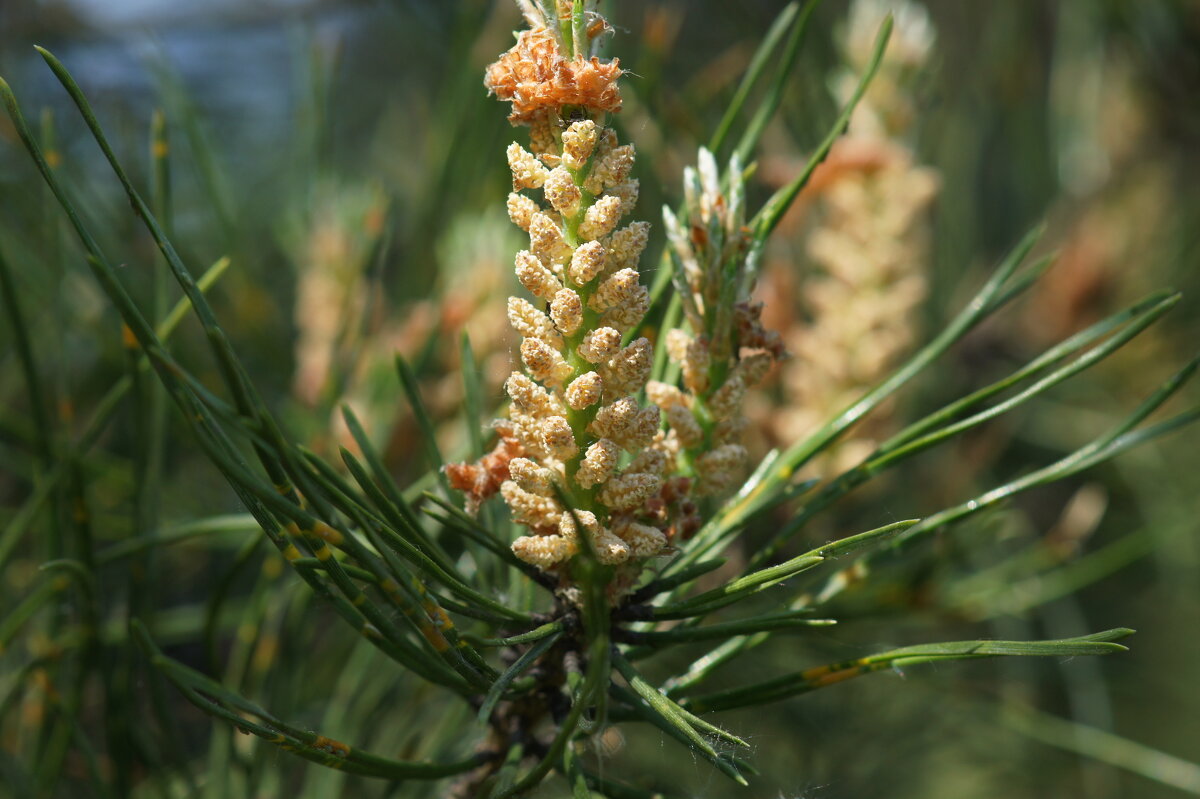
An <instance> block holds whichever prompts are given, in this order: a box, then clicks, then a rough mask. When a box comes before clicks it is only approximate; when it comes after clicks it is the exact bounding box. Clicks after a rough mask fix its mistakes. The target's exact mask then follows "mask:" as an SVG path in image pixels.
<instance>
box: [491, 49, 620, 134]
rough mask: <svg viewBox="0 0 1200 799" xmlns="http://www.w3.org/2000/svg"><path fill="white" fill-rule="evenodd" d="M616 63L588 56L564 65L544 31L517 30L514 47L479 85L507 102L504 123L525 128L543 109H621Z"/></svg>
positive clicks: (618, 71) (602, 110)
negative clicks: (509, 112)
mask: <svg viewBox="0 0 1200 799" xmlns="http://www.w3.org/2000/svg"><path fill="white" fill-rule="evenodd" d="M620 77H621V68H620V65H619V61H618V59H615V58H614V59H613V60H612V61H610V62H608V63H604V62H601V61H600V59H598V58H596V57H595V56H593V57H592V58H590V59H583V58H578V59H574V60H568V59H566V58H563V57H562V54H561V53H559V50H558V44H557V42H556V41H555V39H554V36H553V35H552V34H551V33H550V31H548V30H547V29H546V28H535V29H534V30H527V31H521V33H520V34H519V35H518V36H517V43H516V44H515V45H514V46H513V48H512V49H511V50H509V51H508V52H506V53H505V54H504V55H502V56H500V60H499V61H497V62H496V63H494V64H492V65H491V66H489V67H488V68H487V74H486V76H485V77H484V81H483V84H484V85H485V86H487V88H488V91H489V92H491V93H493V94H495V95H496V96H497V97H499V98H500V99H501V100H504V101H506V102H511V103H512V113H511V114H509V115H508V121H509V122H511V123H512V124H513V125H528V124H529V123H530V122H532V121H533V120H534V119H535V118H536V117H537V116H538V115H539V114H541V113H542V112H544V111H545V110H547V109H558V108H562V107H563V106H568V105H572V106H583V107H585V108H590V109H593V110H596V111H600V112H606V113H607V112H614V111H620V110H621V92H620V89H618V87H617V79H618V78H620Z"/></svg>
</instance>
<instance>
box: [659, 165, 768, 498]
mask: <svg viewBox="0 0 1200 799" xmlns="http://www.w3.org/2000/svg"><path fill="white" fill-rule="evenodd" d="M724 183H725V185H727V186H728V187H729V189H728V191H727V192H722V190H721V185H722V181H721V176H720V171H719V169H718V167H717V162H716V159H715V158H714V157H713V155H712V153H710V152H709V151H708V150H706V149H703V148H701V150H700V153H699V156H698V158H697V164H696V167H695V168H690V167H689V168H688V169H687V170H685V172H684V196H685V198H686V202H685V207H684V215H683V217H682V218H679V217H677V216H676V214H675V213H674V212H673V211H671V209H670V208H664V209H663V219H664V222H665V223H666V227H667V238H668V239H669V253H670V256H671V261H672V266H673V271H672V279H673V282H674V285H675V290H676V292H677V293H678V294H679V296H680V299H681V305H682V307H683V311H684V315H685V317H686V318H687V322H688V327H689V328H691V330H692V331H693V333H692V334H691V335H689V334H688V333H687V332H685V331H683V330H671V331H669V332H668V334H667V340H666V349H667V353H668V355H669V356H670V358H671V360H672V361H674V362H675V363H677V364H679V366H680V372H681V373H682V376H683V388H684V390H683V391H680V390H679V389H678V388H676V387H674V386H668V385H664V384H661V383H659V384H654V385H653V386H649V387H648V388H647V396H648V397H649V398H650V400H651V401H652V402H654V403H655V404H656V405H658V406H659V407H661V408H662V409H663V411H664V412H665V414H666V417H667V425H668V427H669V429H670V430H671V432H672V433H673V434H674V435H675V437H676V439H677V440H678V442H679V444H680V445H681V446H682V448H683V452H682V461H683V462H682V464H681V467H682V471H683V472H684V473H685V474H687V475H688V476H689V477H694V478H696V484H695V491H696V493H697V494H701V495H704V494H720V493H724V492H726V491H729V490H731V489H732V488H735V487H736V485H737V483H738V481H739V478H740V476H741V470H742V467H743V465H744V462H745V460H746V451H745V449H744V448H743V447H742V446H741V445H740V444H739V443H738V442H737V440H736V439H737V438H738V437H739V434H740V432H741V431H742V430H743V429H744V428H745V427H746V420H745V418H744V417H743V416H742V400H743V398H744V397H745V394H746V391H747V389H748V388H750V387H751V386H752V385H754V384H756V383H758V382H760V381H761V380H762V379H763V378H764V377H765V376H766V375H767V373H768V372H769V371H770V370H771V368H772V367H773V366H774V364H775V362H776V361H777V360H779V359H780V358H782V356H783V346H782V343H781V340H780V337H779V336H778V334H776V333H773V332H770V331H767V330H765V329H764V328H763V327H762V324H761V323H760V321H759V316H760V314H761V307H759V306H756V305H752V304H751V303H750V302H749V297H750V292H751V290H752V289H753V287H754V282H755V277H756V266H757V262H758V254H757V253H756V252H755V251H754V250H753V248H752V246H751V243H750V237H749V234H748V231H747V229H746V227H745V220H744V218H743V215H744V206H745V202H744V197H745V189H744V185H743V181H742V165H741V163H740V161H739V159H738V157H737V156H736V155H735V156H734V157H733V159H732V160H731V161H730V164H729V168H728V170H727V171H726V180H725V181H724Z"/></svg>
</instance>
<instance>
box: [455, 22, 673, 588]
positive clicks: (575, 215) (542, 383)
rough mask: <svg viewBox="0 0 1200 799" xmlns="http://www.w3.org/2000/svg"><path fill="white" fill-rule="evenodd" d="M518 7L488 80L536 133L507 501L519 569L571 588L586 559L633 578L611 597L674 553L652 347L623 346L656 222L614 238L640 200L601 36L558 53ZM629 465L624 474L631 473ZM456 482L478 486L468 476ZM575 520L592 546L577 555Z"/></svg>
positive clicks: (514, 198) (518, 209)
mask: <svg viewBox="0 0 1200 799" xmlns="http://www.w3.org/2000/svg"><path fill="white" fill-rule="evenodd" d="M523 8H524V9H525V12H526V18H527V19H529V20H530V23H531V25H532V29H531V30H526V31H522V32H521V33H520V34H519V35H518V36H517V43H516V45H515V46H514V47H513V48H512V49H511V50H509V51H508V52H507V53H505V54H504V55H502V56H501V57H500V60H499V61H497V62H496V63H495V64H493V65H492V66H491V67H489V68H488V72H487V79H486V81H485V83H486V85H487V87H488V89H489V90H491V91H492V92H493V93H494V94H496V95H497V96H498V97H499V98H500V99H501V100H505V101H508V102H511V103H512V114H511V115H510V117H509V120H510V121H511V122H512V123H513V124H514V125H522V124H527V125H529V126H530V143H529V146H528V149H526V147H523V146H521V145H520V144H518V143H513V144H511V145H509V147H508V150H507V153H506V157H507V160H508V166H509V170H510V171H511V172H512V180H513V193H512V194H510V195H509V197H508V203H507V204H508V214H509V217H510V218H511V219H512V221H513V223H514V224H515V225H516V226H517V227H519V228H520V229H521V230H523V231H525V232H526V233H528V235H529V246H528V248H527V249H524V250H521V251H520V252H518V253H517V254H516V258H515V261H514V271H515V273H516V276H517V279H518V281H519V282H520V284H521V286H522V287H523V288H524V290H525V291H527V292H528V295H529V296H528V298H526V297H511V298H510V299H509V301H508V319H509V322H510V324H511V325H512V327H513V329H514V330H515V331H516V333H517V334H518V335H519V336H520V337H521V342H520V345H519V346H518V348H517V350H518V352H519V353H520V358H521V363H522V364H523V366H524V371H522V372H515V373H513V374H512V376H510V377H509V379H508V381H507V383H506V384H505V391H506V392H507V394H508V396H509V398H510V400H511V404H510V406H509V411H508V417H509V418H508V419H506V420H501V421H500V422H498V425H500V426H502V427H503V428H504V429H505V430H506V431H508V433H509V436H510V442H511V443H510V449H511V451H512V456H511V457H509V458H508V459H507V460H506V461H504V464H505V465H506V466H507V468H508V474H507V475H505V479H503V480H501V481H500V482H499V489H498V490H499V493H500V495H501V496H502V497H503V498H504V501H505V502H506V503H507V504H508V506H509V509H510V510H511V512H512V517H513V519H514V520H515V521H517V522H518V523H520V524H522V525H524V526H525V527H526V528H528V534H527V535H523V536H520V537H518V538H517V540H516V541H515V542H514V543H513V547H512V550H513V553H514V554H516V556H517V557H518V558H520V559H521V560H523V561H525V562H526V563H530V564H533V565H535V566H537V567H538V568H540V569H542V570H545V571H549V572H553V573H557V574H558V575H559V577H560V580H561V581H562V582H563V583H564V586H566V585H569V583H570V576H571V568H570V563H571V561H572V559H573V558H575V557H577V556H579V554H580V553H581V552H584V551H589V552H591V553H593V554H594V556H595V558H596V559H597V561H598V562H599V563H600V564H603V565H605V566H611V567H614V568H617V567H620V568H622V569H628V570H629V572H628V576H627V577H625V578H622V579H614V580H613V584H618V583H619V584H623V585H631V584H632V583H633V577H635V576H636V575H637V573H638V571H639V570H640V566H639V565H638V562H640V561H642V560H644V559H646V558H649V557H653V556H654V555H657V554H659V553H660V552H662V551H663V549H664V548H666V547H667V546H668V544H669V535H668V533H667V532H666V530H668V529H670V528H671V525H672V524H674V523H675V521H676V520H674V519H672V518H671V516H670V514H664V513H663V512H661V510H658V509H656V506H655V500H656V499H657V495H658V494H659V493H660V491H661V490H662V488H663V485H664V480H665V478H666V476H667V474H666V473H667V471H668V469H669V466H670V464H671V463H672V461H673V458H672V457H669V456H668V454H667V449H668V448H669V445H667V444H666V443H665V440H664V439H663V434H662V431H661V430H660V420H661V412H660V410H659V408H658V407H657V406H654V405H650V406H647V407H642V406H641V405H640V404H639V403H638V402H637V400H636V399H634V398H635V397H636V396H638V395H639V394H640V393H641V392H642V390H643V389H644V388H645V384H646V380H647V378H648V377H649V376H650V372H651V368H652V366H653V357H654V347H653V345H652V344H651V342H650V341H649V340H648V339H646V338H637V339H635V340H633V341H631V342H628V343H626V344H625V346H622V344H623V342H622V338H623V336H624V335H625V334H626V333H627V332H629V331H630V330H633V329H634V328H636V327H637V326H638V325H639V324H640V323H641V321H642V317H643V316H644V315H645V314H646V311H647V310H648V308H649V304H650V303H649V292H648V291H647V289H646V287H645V286H644V285H642V283H641V276H640V274H639V271H638V261H639V259H640V257H641V254H642V251H643V250H644V249H645V246H646V241H647V239H648V237H649V225H647V224H646V223H644V222H634V223H632V224H628V225H626V226H625V227H622V226H621V222H622V218H623V217H624V216H626V215H627V214H628V213H629V212H630V211H631V210H632V208H633V206H634V204H635V203H636V201H637V195H638V184H637V181H636V179H635V178H634V177H633V170H634V161H635V152H634V148H633V146H632V145H628V144H626V145H622V144H620V143H619V142H618V141H617V136H616V133H615V132H614V131H613V130H612V129H611V128H607V127H605V126H604V124H603V123H604V115H605V114H606V113H607V112H613V111H617V110H619V109H620V106H621V96H620V92H619V91H618V89H617V84H616V81H617V78H618V77H619V76H620V74H621V70H620V67H619V66H618V64H617V62H616V61H615V60H614V61H612V62H611V63H609V62H602V61H601V60H600V59H598V58H597V57H595V54H594V52H591V49H592V48H593V47H594V45H595V41H594V39H595V38H596V37H597V36H599V35H600V34H602V33H604V32H606V31H607V30H608V27H607V25H606V24H605V23H603V21H602V20H599V19H598V17H595V15H594V14H591V12H589V14H590V15H591V16H589V19H590V20H591V23H590V24H589V25H588V26H587V38H588V41H587V42H583V43H580V42H567V41H564V40H563V36H564V35H565V34H564V32H563V31H562V30H561V29H560V26H559V25H558V24H557V23H558V20H550V21H549V22H550V23H553V24H547V20H546V18H545V12H543V11H542V10H539V9H541V8H543V6H542V4H534V3H529V4H524V5H523ZM571 35H572V36H573V35H575V34H574V33H572V34H571ZM570 38H571V36H567V39H570ZM580 44H582V45H583V46H582V47H581V46H578V45H580ZM580 117H582V118H580ZM568 120H569V124H568V122H567V121H568ZM626 453H627V454H626ZM673 454H674V453H673V452H672V453H671V455H672V456H673ZM622 460H626V461H629V465H628V466H627V467H626V468H625V469H624V470H623V471H622V470H620V468H619V467H620V463H621V462H622ZM451 469H453V470H455V471H456V473H457V472H461V473H462V474H464V475H467V476H471V475H475V474H476V472H475V471H473V470H472V468H471V467H467V466H464V465H462V464H458V465H455V466H453V467H451ZM487 475H488V482H487V489H488V490H490V491H491V492H492V493H495V492H496V490H497V489H496V487H495V485H496V483H495V482H494V478H492V477H491V475H492V473H491V472H487ZM464 482H467V481H465V478H464ZM469 485H473V483H469ZM483 498H484V499H486V497H483ZM658 504H659V505H661V504H662V503H661V501H660V502H658ZM576 519H578V520H579V522H580V523H581V524H582V527H583V528H584V531H585V532H586V536H587V539H586V540H587V541H590V543H591V546H581V543H582V540H581V539H580V537H579V536H580V535H582V534H583V533H581V532H580V531H578V530H577V529H576V526H577V525H576V521H575V520H576Z"/></svg>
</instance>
